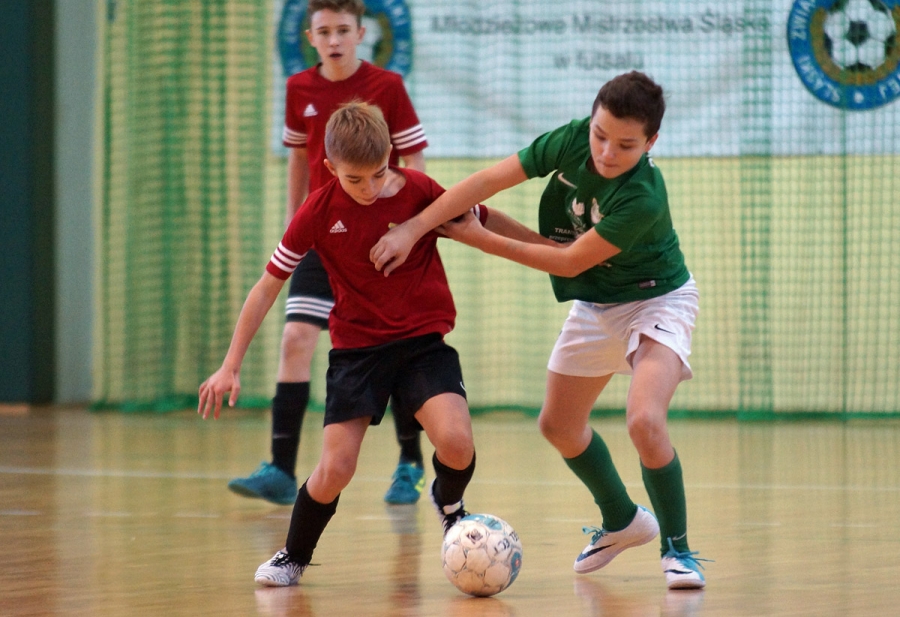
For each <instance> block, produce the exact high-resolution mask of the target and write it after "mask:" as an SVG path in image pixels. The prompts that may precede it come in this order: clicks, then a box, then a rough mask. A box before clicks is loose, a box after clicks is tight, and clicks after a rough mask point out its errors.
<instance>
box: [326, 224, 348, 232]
mask: <svg viewBox="0 0 900 617" xmlns="http://www.w3.org/2000/svg"><path fill="white" fill-rule="evenodd" d="M329 233H333V234H344V233H347V228H346V227H344V224H343V223H342V222H340V221H338V222H337V223H335V224H334V225H332V226H331V230H330V231H329Z"/></svg>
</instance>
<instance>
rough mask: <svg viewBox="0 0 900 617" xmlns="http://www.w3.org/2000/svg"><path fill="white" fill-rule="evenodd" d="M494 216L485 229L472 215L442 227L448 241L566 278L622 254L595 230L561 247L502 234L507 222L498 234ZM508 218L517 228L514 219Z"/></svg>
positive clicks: (489, 217)
mask: <svg viewBox="0 0 900 617" xmlns="http://www.w3.org/2000/svg"><path fill="white" fill-rule="evenodd" d="M495 212H496V211H495V210H491V213H490V215H489V216H488V220H487V226H486V227H482V226H481V223H479V222H478V219H476V218H475V217H474V216H472V215H471V214H466V215H465V216H464V217H462V218H461V219H460V220H459V221H458V222H456V221H450V222H448V223H445V224H444V225H443V226H442V227H441V231H442V232H443V233H444V234H446V235H447V237H449V238H452V239H454V240H457V241H459V242H462V243H464V244H468V245H469V246H473V247H475V248H477V249H480V250H482V251H484V252H485V253H490V254H491V255H497V256H499V257H503V258H505V259H509V260H510V261H515V262H516V263H520V264H522V265H523V266H528V267H529V268H534V269H535V270H541V271H542V272H547V273H549V274H553V275H556V276H564V277H567V278H571V277H573V276H577V275H579V274H581V273H582V272H584V271H585V270H587V269H588V268H592V267H594V266H596V265H599V264H602V263H603V262H604V261H606V260H607V259H609V258H610V257H612V256H614V255H616V254H618V253H619V252H620V250H619V249H618V248H617V247H615V246H613V245H612V244H610V243H609V242H608V241H606V240H604V239H603V237H602V236H601V235H600V234H598V233H597V232H596V231H595V230H593V229H589V230H588V231H587V232H585V233H584V234H582V235H581V236H579V238H578V239H577V240H575V241H574V242H569V243H567V244H560V243H557V242H554V241H552V240H549V239H547V238H544V237H543V236H538V238H540V241H532V240H534V239H533V238H529V237H528V236H527V235H523V236H518V235H517V233H518V232H517V233H514V234H507V233H503V232H505V231H507V230H508V228H506V225H508V223H506V222H504V223H502V224H501V226H500V230H499V231H497V230H495V231H492V230H491V219H492V218H493V217H494V215H495ZM507 218H508V219H509V220H510V221H513V222H514V223H516V224H517V225H518V223H517V222H516V221H515V220H514V219H510V218H509V217H507ZM521 227H522V228H524V229H525V230H526V231H529V232H530V231H531V230H528V228H526V227H524V225H522V226H521ZM513 229H515V228H513ZM531 233H534V232H531ZM535 235H536V234H535Z"/></svg>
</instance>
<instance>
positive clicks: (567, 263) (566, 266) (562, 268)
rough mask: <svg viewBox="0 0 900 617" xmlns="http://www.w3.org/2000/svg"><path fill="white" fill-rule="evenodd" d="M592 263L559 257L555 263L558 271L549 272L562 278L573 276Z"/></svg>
mask: <svg viewBox="0 0 900 617" xmlns="http://www.w3.org/2000/svg"><path fill="white" fill-rule="evenodd" d="M591 265H593V264H588V265H585V264H583V263H581V262H578V261H574V260H569V259H560V260H558V262H557V263H556V269H557V270H558V272H551V273H550V274H554V275H556V276H561V277H564V278H575V277H576V276H578V275H579V274H581V273H582V272H584V271H585V270H587V269H589V268H590V267H591Z"/></svg>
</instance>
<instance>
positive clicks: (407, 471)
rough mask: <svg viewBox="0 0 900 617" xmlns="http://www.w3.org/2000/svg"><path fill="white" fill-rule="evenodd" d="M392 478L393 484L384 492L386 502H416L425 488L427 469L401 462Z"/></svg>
mask: <svg viewBox="0 0 900 617" xmlns="http://www.w3.org/2000/svg"><path fill="white" fill-rule="evenodd" d="M391 480H392V482H391V486H390V488H388V490H387V493H385V494H384V500H385V501H386V502H388V503H394V504H401V503H416V502H417V501H419V497H421V496H422V491H423V490H424V489H425V470H424V469H422V468H421V467H419V466H418V465H413V464H412V463H400V464H399V465H397V470H396V471H394V475H393V476H392V477H391Z"/></svg>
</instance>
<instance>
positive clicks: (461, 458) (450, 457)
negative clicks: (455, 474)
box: [435, 435, 475, 469]
mask: <svg viewBox="0 0 900 617" xmlns="http://www.w3.org/2000/svg"><path fill="white" fill-rule="evenodd" d="M435 451H436V452H437V456H438V459H439V460H440V461H441V462H442V463H444V465H446V466H447V467H452V468H453V469H465V468H466V467H468V466H469V464H470V463H471V462H472V457H473V456H475V444H474V442H473V441H472V439H471V437H469V438H468V439H466V438H465V436H463V435H459V436H457V438H455V439H454V438H450V439H445V440H443V441H442V442H441V443H440V447H436V448H435Z"/></svg>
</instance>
